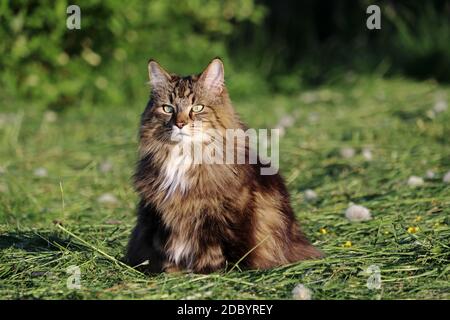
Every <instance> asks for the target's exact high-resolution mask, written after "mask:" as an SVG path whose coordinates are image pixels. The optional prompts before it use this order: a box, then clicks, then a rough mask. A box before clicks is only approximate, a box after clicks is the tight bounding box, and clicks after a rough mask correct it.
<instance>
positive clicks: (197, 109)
mask: <svg viewBox="0 0 450 320" xmlns="http://www.w3.org/2000/svg"><path fill="white" fill-rule="evenodd" d="M204 108H205V106H204V105H202V104H197V105H195V106H193V107H192V109H191V110H192V111H194V112H201V111H203V109H204Z"/></svg>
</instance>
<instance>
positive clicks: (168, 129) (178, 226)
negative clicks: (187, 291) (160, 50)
mask: <svg viewBox="0 0 450 320" xmlns="http://www.w3.org/2000/svg"><path fill="white" fill-rule="evenodd" d="M148 72H149V78H150V85H151V95H150V101H149V102H148V104H147V106H146V108H145V110H144V112H143V114H142V116H141V125H140V130H139V160H138V163H137V169H136V173H135V175H134V181H135V189H136V191H137V193H138V194H139V197H140V202H139V205H138V209H137V211H138V218H137V224H136V226H135V228H134V230H133V231H132V234H131V236H130V240H129V243H128V248H127V253H126V261H127V263H128V264H129V265H131V266H133V267H137V268H138V269H140V270H142V271H144V272H148V273H159V272H176V271H188V272H194V273H210V272H215V271H220V270H223V269H225V268H227V267H229V266H238V267H239V268H241V269H268V268H273V267H276V266H280V265H284V264H289V263H293V262H296V261H300V260H304V259H314V258H320V257H322V256H323V254H322V252H321V251H319V250H318V249H316V248H315V247H314V246H312V245H311V244H310V242H309V241H308V240H307V238H306V237H305V235H304V234H303V233H302V231H301V230H300V228H299V225H298V223H297V222H296V220H295V216H294V213H293V210H292V208H291V205H290V199H289V193H288V191H287V189H286V186H285V184H284V182H283V180H282V178H281V176H280V175H279V174H278V173H276V174H273V175H261V173H260V169H261V167H263V166H265V165H264V164H262V163H261V161H259V160H258V161H257V163H254V164H250V163H244V164H233V163H231V164H194V163H193V162H192V159H191V157H190V156H189V155H187V156H186V155H183V154H181V153H179V152H178V151H177V152H174V148H175V147H176V145H177V144H179V143H180V142H177V141H174V140H176V139H173V137H174V136H177V137H181V138H182V139H185V140H187V141H191V140H194V138H193V137H194V136H195V135H194V133H195V131H196V130H198V128H196V127H195V126H194V123H195V122H196V121H201V123H202V126H203V127H204V128H203V127H202V130H203V129H205V128H214V129H216V130H217V131H218V132H222V133H223V132H224V130H226V129H242V130H245V129H246V127H245V125H244V124H243V123H242V122H241V121H240V120H239V117H238V115H237V114H236V113H235V111H234V109H233V107H232V105H231V101H230V98H229V95H228V92H227V88H226V86H225V83H224V66H223V63H222V61H221V60H220V59H219V58H215V59H213V60H212V61H211V62H210V63H209V65H208V66H207V67H206V69H205V70H204V71H203V72H202V73H201V74H199V75H193V76H187V77H181V76H178V75H175V74H169V73H168V72H167V71H165V70H164V69H163V68H162V67H161V66H160V65H159V64H158V63H157V62H156V61H154V60H150V61H149V64H148ZM201 143H203V142H201ZM205 143H206V142H205ZM245 152H247V153H248V152H251V149H250V148H249V147H248V146H246V147H245Z"/></svg>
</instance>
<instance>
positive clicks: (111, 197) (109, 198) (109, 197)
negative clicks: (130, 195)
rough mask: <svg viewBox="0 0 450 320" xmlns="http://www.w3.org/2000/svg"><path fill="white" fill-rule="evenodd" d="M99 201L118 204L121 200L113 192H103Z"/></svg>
mask: <svg viewBox="0 0 450 320" xmlns="http://www.w3.org/2000/svg"><path fill="white" fill-rule="evenodd" d="M97 201H98V202H99V203H102V204H116V203H118V202H119V200H117V198H116V197H115V196H114V195H113V194H111V193H104V194H102V195H101V196H100V197H98V199H97Z"/></svg>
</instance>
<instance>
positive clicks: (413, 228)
mask: <svg viewBox="0 0 450 320" xmlns="http://www.w3.org/2000/svg"><path fill="white" fill-rule="evenodd" d="M419 230H420V229H419V227H409V228H408V230H407V231H408V233H411V234H412V233H416V232H418V231H419Z"/></svg>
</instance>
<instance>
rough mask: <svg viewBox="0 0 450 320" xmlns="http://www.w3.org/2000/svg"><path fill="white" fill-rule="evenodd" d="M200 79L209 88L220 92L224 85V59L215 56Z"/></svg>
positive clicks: (216, 92) (214, 91)
mask: <svg viewBox="0 0 450 320" xmlns="http://www.w3.org/2000/svg"><path fill="white" fill-rule="evenodd" d="M200 79H201V81H202V83H203V86H204V87H205V88H206V89H207V90H211V91H212V92H213V93H215V94H220V93H222V91H223V87H224V69H223V63H222V60H220V59H219V58H214V59H213V60H212V61H211V62H210V63H209V65H208V66H207V67H206V69H205V70H204V71H203V72H202V75H201V76H200Z"/></svg>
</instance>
